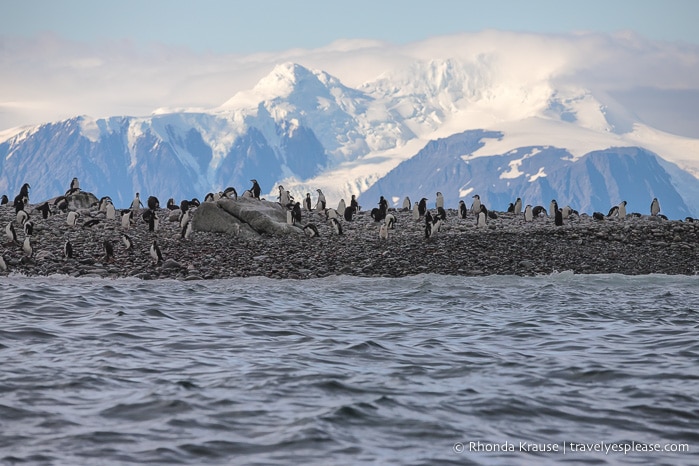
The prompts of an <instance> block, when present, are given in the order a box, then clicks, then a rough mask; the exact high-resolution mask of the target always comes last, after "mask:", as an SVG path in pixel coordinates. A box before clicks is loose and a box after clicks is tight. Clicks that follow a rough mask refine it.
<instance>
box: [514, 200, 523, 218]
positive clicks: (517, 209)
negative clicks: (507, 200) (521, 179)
mask: <svg viewBox="0 0 699 466" xmlns="http://www.w3.org/2000/svg"><path fill="white" fill-rule="evenodd" d="M514 213H515V215H519V214H521V213H522V198H519V197H518V198H517V200H515V208H514Z"/></svg>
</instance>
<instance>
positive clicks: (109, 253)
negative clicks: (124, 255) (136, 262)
mask: <svg viewBox="0 0 699 466" xmlns="http://www.w3.org/2000/svg"><path fill="white" fill-rule="evenodd" d="M102 247H103V248H104V261H105V262H107V263H109V262H114V246H113V245H112V242H111V241H109V240H108V239H105V240H104V241H103V242H102Z"/></svg>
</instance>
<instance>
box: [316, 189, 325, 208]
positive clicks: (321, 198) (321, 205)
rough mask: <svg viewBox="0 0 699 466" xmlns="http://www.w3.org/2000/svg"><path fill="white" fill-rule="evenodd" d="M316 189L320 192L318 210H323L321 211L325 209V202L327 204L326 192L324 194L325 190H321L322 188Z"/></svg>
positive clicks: (317, 203)
mask: <svg viewBox="0 0 699 466" xmlns="http://www.w3.org/2000/svg"><path fill="white" fill-rule="evenodd" d="M316 191H317V192H318V201H317V202H316V211H317V212H321V211H323V210H325V204H326V201H325V194H323V191H321V190H320V189H316Z"/></svg>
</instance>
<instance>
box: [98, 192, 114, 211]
mask: <svg viewBox="0 0 699 466" xmlns="http://www.w3.org/2000/svg"><path fill="white" fill-rule="evenodd" d="M111 202H112V198H111V197H109V196H104V197H102V198H100V200H99V203H98V204H97V210H99V211H100V212H106V211H107V204H110V203H111Z"/></svg>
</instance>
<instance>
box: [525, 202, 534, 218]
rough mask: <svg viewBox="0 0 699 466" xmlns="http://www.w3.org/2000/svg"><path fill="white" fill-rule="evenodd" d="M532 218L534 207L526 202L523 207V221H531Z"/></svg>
mask: <svg viewBox="0 0 699 466" xmlns="http://www.w3.org/2000/svg"><path fill="white" fill-rule="evenodd" d="M533 220H534V209H533V208H532V206H531V204H527V206H526V207H525V208H524V221H525V222H531V221H533Z"/></svg>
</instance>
